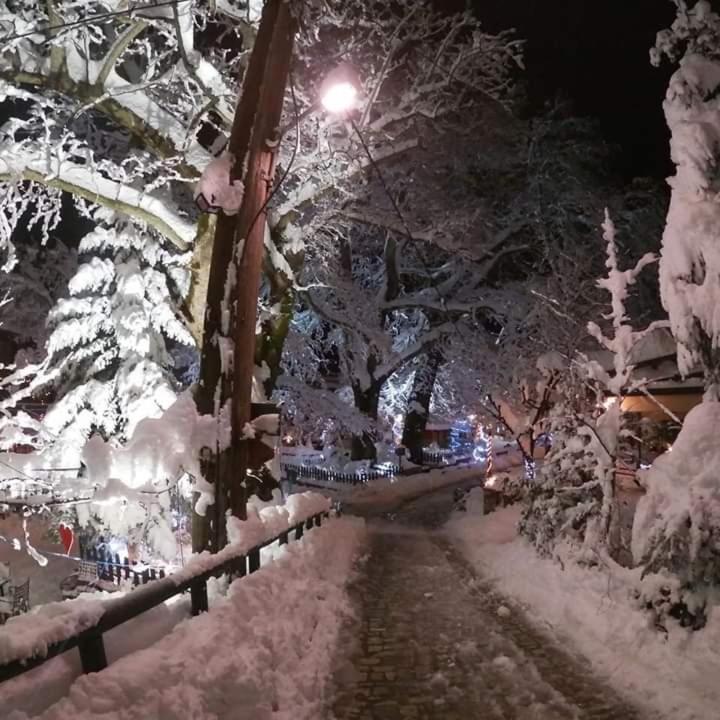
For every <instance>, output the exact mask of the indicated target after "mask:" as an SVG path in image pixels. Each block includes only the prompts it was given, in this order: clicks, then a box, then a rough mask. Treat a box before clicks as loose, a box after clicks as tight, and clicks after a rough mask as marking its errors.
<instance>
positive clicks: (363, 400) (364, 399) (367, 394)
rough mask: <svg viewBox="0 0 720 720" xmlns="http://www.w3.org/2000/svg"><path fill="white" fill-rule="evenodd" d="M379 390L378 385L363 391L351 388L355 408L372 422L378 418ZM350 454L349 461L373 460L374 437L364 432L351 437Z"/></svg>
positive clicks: (375, 452)
mask: <svg viewBox="0 0 720 720" xmlns="http://www.w3.org/2000/svg"><path fill="white" fill-rule="evenodd" d="M381 389H382V386H381V385H378V384H372V385H370V387H369V388H365V389H363V388H360V387H359V386H358V385H354V386H353V396H354V397H355V407H356V408H357V409H358V410H359V411H360V412H361V413H362V414H363V415H365V416H367V417H368V418H369V419H370V420H372V421H373V422H374V421H376V420H377V416H378V406H379V404H380V390H381ZM350 452H351V454H350V459H351V460H375V459H376V458H377V450H376V448H375V438H374V436H373V435H372V434H371V433H368V432H364V433H362V435H353V438H352V447H351V451H350Z"/></svg>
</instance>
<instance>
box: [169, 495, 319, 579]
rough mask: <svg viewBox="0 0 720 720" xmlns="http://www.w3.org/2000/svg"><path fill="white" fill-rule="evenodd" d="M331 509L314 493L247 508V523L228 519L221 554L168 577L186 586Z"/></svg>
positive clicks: (197, 558) (200, 558) (201, 557)
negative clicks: (281, 503) (225, 538)
mask: <svg viewBox="0 0 720 720" xmlns="http://www.w3.org/2000/svg"><path fill="white" fill-rule="evenodd" d="M330 507H331V502H330V500H329V499H328V498H326V497H325V496H323V495H319V494H318V493H313V492H305V493H299V494H297V495H291V496H290V497H289V498H288V499H287V502H286V503H285V505H269V506H267V507H263V508H260V509H258V508H257V507H256V506H253V505H249V506H248V509H247V515H248V517H247V520H239V519H238V518H236V517H232V516H230V517H228V518H227V530H228V540H229V543H228V544H227V545H226V546H225V547H224V548H223V549H222V550H220V552H218V553H210V552H202V553H199V554H197V555H193V556H192V558H191V559H190V560H189V562H188V563H187V564H186V565H185V567H184V568H183V569H182V570H178V571H177V572H174V573H173V574H172V575H171V576H170V577H171V578H172V579H173V581H174V582H175V583H176V584H178V585H179V584H180V583H183V582H186V581H187V580H189V579H190V578H192V577H194V576H195V575H200V574H202V573H203V572H207V571H208V570H212V569H213V568H214V567H217V566H218V565H220V564H222V563H223V562H226V561H228V560H232V559H233V558H236V557H240V556H241V555H245V554H247V552H248V551H249V550H251V549H252V548H254V547H257V546H258V545H262V544H263V543H265V542H267V541H268V540H272V539H273V538H274V537H277V536H278V535H279V534H280V533H282V532H285V531H286V530H289V529H290V528H292V527H294V526H295V525H297V524H299V523H300V522H303V521H305V520H306V519H307V518H309V517H312V516H313V515H316V514H317V513H321V512H327V511H329V510H330Z"/></svg>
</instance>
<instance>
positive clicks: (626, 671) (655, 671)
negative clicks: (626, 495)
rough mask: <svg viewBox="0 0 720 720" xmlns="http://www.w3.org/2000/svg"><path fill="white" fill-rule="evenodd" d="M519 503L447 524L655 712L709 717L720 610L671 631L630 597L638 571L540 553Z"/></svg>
mask: <svg viewBox="0 0 720 720" xmlns="http://www.w3.org/2000/svg"><path fill="white" fill-rule="evenodd" d="M520 512H521V510H520V506H519V505H515V506H511V507H506V508H502V509H500V510H497V511H496V512H493V513H491V514H489V515H486V516H484V517H483V518H477V517H463V516H460V514H458V516H456V517H455V518H453V519H452V520H451V521H450V523H449V524H448V531H449V532H450V534H451V536H452V537H453V539H454V540H456V541H457V542H458V544H459V545H460V547H461V549H462V551H463V554H464V555H465V556H466V557H467V558H468V559H469V560H470V561H471V562H472V563H473V564H474V565H475V566H476V567H477V568H478V569H479V570H480V571H481V572H482V573H483V575H485V576H487V577H489V578H491V579H492V580H493V581H494V582H495V584H496V586H497V587H498V589H499V590H500V591H501V592H503V593H505V594H506V595H508V596H510V597H513V598H515V599H516V600H518V601H520V602H521V603H522V604H525V605H527V606H529V607H528V616H529V617H530V618H531V619H534V620H535V621H536V622H537V623H538V624H539V625H541V626H542V628H543V629H545V630H547V628H548V626H549V627H551V628H552V629H553V631H554V632H555V633H556V634H558V635H559V636H561V638H563V639H564V640H566V641H567V644H569V645H570V646H571V647H574V648H575V649H576V650H578V651H579V652H581V653H582V654H583V655H585V657H587V658H588V660H589V661H590V662H591V663H592V665H593V666H594V667H595V668H596V670H597V671H598V673H599V674H601V675H603V676H605V677H606V678H607V679H608V680H609V681H610V682H611V683H612V684H613V685H615V686H616V687H617V689H618V690H619V691H621V692H624V693H625V694H627V695H629V696H631V697H632V698H633V699H634V700H635V701H636V702H637V703H639V704H642V705H644V706H645V707H647V708H648V709H649V710H651V711H653V712H654V715H653V717H671V718H673V720H707V718H711V717H716V716H717V708H718V707H719V706H720V705H719V704H720V687H718V684H717V681H716V678H717V677H718V673H720V655H719V654H718V652H717V648H718V646H719V645H720V613H714V614H711V615H710V617H709V620H708V624H707V626H706V627H705V628H704V629H703V630H702V631H701V632H695V633H694V632H692V631H686V630H684V629H682V628H679V627H678V626H676V625H675V626H671V627H669V628H668V630H669V632H668V635H667V638H666V636H665V635H664V634H662V633H660V632H658V631H657V630H655V629H654V628H653V627H650V626H649V617H648V615H647V614H646V613H645V612H644V611H642V610H640V609H638V608H637V607H636V606H635V605H634V603H633V600H632V591H633V589H634V588H635V587H637V585H638V583H639V576H640V570H639V569H635V570H628V569H625V568H622V567H620V566H618V565H616V564H614V563H612V561H609V560H606V559H604V558H602V559H601V558H598V561H599V562H600V563H601V564H600V568H599V569H589V568H586V567H581V566H579V565H577V563H575V562H574V561H573V560H572V559H570V558H566V559H567V560H568V561H567V562H564V563H563V564H561V563H558V562H553V561H552V560H548V559H543V558H540V557H539V556H538V555H537V554H536V553H535V551H534V549H533V548H532V547H531V546H530V545H529V544H528V543H527V542H526V541H525V540H523V539H522V538H519V537H518V536H517V531H516V527H517V522H518V520H519V518H520Z"/></svg>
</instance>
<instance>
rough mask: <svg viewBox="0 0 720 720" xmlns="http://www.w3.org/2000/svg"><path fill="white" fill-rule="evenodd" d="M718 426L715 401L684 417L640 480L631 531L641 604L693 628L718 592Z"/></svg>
mask: <svg viewBox="0 0 720 720" xmlns="http://www.w3.org/2000/svg"><path fill="white" fill-rule="evenodd" d="M719 426H720V402H704V403H702V404H700V405H698V406H697V407H695V408H693V409H692V410H691V411H690V412H689V413H688V415H687V417H686V418H685V422H684V424H683V428H682V430H681V431H680V434H679V435H678V437H677V440H676V441H675V443H674V445H673V446H672V451H669V452H667V453H665V454H664V455H661V456H660V457H659V458H658V459H657V460H656V461H655V462H654V463H653V466H652V467H651V468H650V469H649V470H648V471H647V472H646V474H645V475H644V477H643V481H644V484H645V486H646V488H647V494H646V495H645V496H644V497H643V498H642V500H641V501H640V503H639V505H638V509H637V512H636V515H635V522H634V524H633V541H632V551H633V557H634V559H635V561H636V562H637V563H642V564H643V565H644V573H643V574H644V576H645V577H646V580H644V584H643V586H642V588H641V595H642V597H643V599H644V601H645V602H646V603H647V604H648V605H649V606H652V607H654V608H655V609H656V611H658V612H659V613H660V614H661V615H662V614H664V613H668V614H670V615H671V616H674V617H677V618H678V619H680V620H681V622H683V623H684V624H692V625H693V626H696V625H702V624H704V617H705V609H704V608H705V604H706V602H707V599H708V596H709V594H710V593H711V592H712V588H716V587H718V585H720V482H718V477H719V474H720V443H718V438H717V428H718V427H719ZM648 575H649V576H650V577H647V576H648Z"/></svg>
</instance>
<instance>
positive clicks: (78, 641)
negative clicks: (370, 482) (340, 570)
mask: <svg viewBox="0 0 720 720" xmlns="http://www.w3.org/2000/svg"><path fill="white" fill-rule="evenodd" d="M329 515H330V513H329V512H327V511H324V512H320V513H316V514H315V515H312V516H311V517H309V518H307V519H305V520H303V521H302V522H300V523H297V524H296V525H294V526H292V527H290V528H288V529H287V530H285V531H284V532H281V533H280V534H279V535H276V536H275V537H273V538H271V539H269V540H266V541H265V542H263V543H261V544H259V545H256V546H255V547H253V548H252V549H250V550H248V551H247V552H246V553H245V554H244V555H238V556H235V557H232V558H230V559H225V560H221V561H219V562H218V563H217V565H215V566H213V567H211V568H210V569H205V570H203V571H202V572H199V573H198V574H197V575H193V576H192V577H189V578H183V580H182V581H180V582H176V581H175V580H174V579H173V575H172V574H171V575H168V576H166V577H164V578H162V579H158V580H156V581H155V582H151V583H149V584H147V585H143V586H141V587H138V588H136V589H134V590H133V591H132V592H130V593H128V594H127V595H125V596H124V597H121V598H117V599H116V600H109V601H108V602H107V603H106V608H105V611H104V613H103V615H102V617H101V618H100V620H99V621H98V622H97V624H95V625H93V626H92V627H90V628H87V629H86V630H82V631H79V632H77V633H75V634H73V635H71V636H70V637H68V638H66V639H64V640H62V641H59V642H56V643H51V644H48V646H47V649H46V652H45V653H44V655H43V656H42V657H39V656H37V657H31V658H19V659H16V660H11V661H9V662H7V663H4V664H2V665H0V682H4V681H5V680H10V679H11V678H13V677H16V676H17V675H21V674H22V673H25V672H28V671H29V670H33V669H34V668H36V667H38V666H40V665H42V664H43V663H45V662H47V661H48V660H50V659H51V658H54V657H56V656H57V655H61V654H62V653H64V652H67V651H68V650H71V649H72V648H75V647H76V648H78V650H79V652H80V662H81V664H82V670H83V672H84V673H91V672H99V671H100V670H104V669H105V668H106V667H107V665H108V662H107V655H106V654H105V643H104V641H103V634H104V633H106V632H108V630H112V629H113V628H115V627H117V626H118V625H122V624H123V623H126V622H127V621H128V620H132V619H133V618H136V617H137V616H138V615H141V614H142V613H144V612H147V611H148V610H151V609H152V608H154V607H156V606H158V605H160V604H161V603H163V602H165V601H166V600H169V599H170V598H171V597H173V596H175V595H180V594H181V593H184V592H187V591H188V590H189V591H190V603H191V608H192V614H193V615H199V614H200V613H201V612H207V609H208V594H207V581H208V580H209V579H210V578H212V577H219V576H220V575H223V574H226V573H227V574H228V575H229V576H230V578H231V579H233V578H239V577H244V576H245V575H247V574H249V573H253V572H255V571H256V570H259V569H260V550H262V548H264V547H267V546H269V545H272V544H273V543H275V542H279V543H280V544H281V545H284V544H286V543H288V542H289V541H290V534H291V533H293V535H294V539H295V540H299V539H300V538H301V537H302V536H303V533H304V531H305V530H310V529H311V528H313V527H320V525H321V524H322V519H323V518H324V517H325V518H327V517H329Z"/></svg>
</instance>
